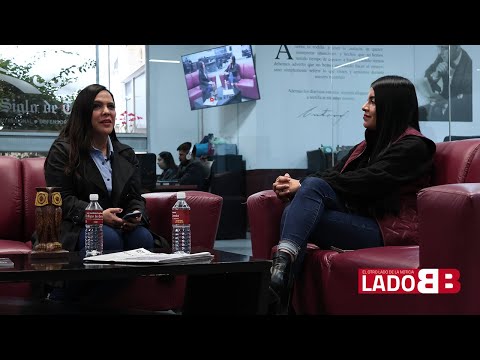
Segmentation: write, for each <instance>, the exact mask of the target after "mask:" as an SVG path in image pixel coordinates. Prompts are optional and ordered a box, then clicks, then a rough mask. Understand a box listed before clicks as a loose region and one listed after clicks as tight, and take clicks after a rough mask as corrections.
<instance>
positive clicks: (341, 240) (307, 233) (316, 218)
mask: <svg viewBox="0 0 480 360" xmlns="http://www.w3.org/2000/svg"><path fill="white" fill-rule="evenodd" d="M280 231H281V236H280V240H286V241H289V242H291V243H294V244H295V245H296V246H297V247H298V249H299V254H298V256H297V259H296V261H295V267H297V269H298V267H299V266H300V265H301V263H302V261H303V257H304V253H305V249H306V246H307V243H308V242H312V243H314V244H316V245H317V246H318V247H320V248H322V249H329V248H330V246H336V247H338V248H341V249H349V250H353V249H360V248H368V247H376V246H383V239H382V235H381V232H380V228H379V226H378V224H377V222H376V220H375V219H373V218H369V217H365V216H360V215H355V214H351V213H348V212H346V209H345V206H344V205H343V203H341V202H340V201H339V200H338V198H337V195H336V193H335V191H334V190H333V189H332V187H331V186H330V185H329V184H328V183H327V182H326V181H325V180H323V179H321V178H317V177H307V178H306V179H305V180H304V181H303V182H302V186H301V187H300V188H299V189H298V191H297V193H296V194H295V197H294V198H293V200H292V202H291V203H290V204H288V205H287V206H286V207H285V210H284V211H283V214H282V220H281V228H280Z"/></svg>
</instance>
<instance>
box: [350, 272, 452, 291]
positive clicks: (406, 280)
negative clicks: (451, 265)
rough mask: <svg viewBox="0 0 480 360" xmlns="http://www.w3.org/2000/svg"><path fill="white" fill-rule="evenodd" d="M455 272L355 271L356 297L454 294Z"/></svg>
mask: <svg viewBox="0 0 480 360" xmlns="http://www.w3.org/2000/svg"><path fill="white" fill-rule="evenodd" d="M459 279H460V271H458V270H457V269H359V270H358V293H359V294H456V293H458V292H459V291H460V289H461V284H460V281H459Z"/></svg>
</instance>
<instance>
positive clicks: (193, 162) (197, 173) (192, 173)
mask: <svg viewBox="0 0 480 360" xmlns="http://www.w3.org/2000/svg"><path fill="white" fill-rule="evenodd" d="M177 151H178V159H179V161H180V165H179V166H178V172H177V175H176V177H175V179H176V180H178V183H179V184H180V185H197V187H198V190H203V189H204V185H205V183H206V181H207V178H208V175H209V173H208V172H209V170H208V168H207V167H206V166H205V165H204V164H203V162H202V161H200V160H199V159H197V158H196V147H195V145H193V144H192V143H191V142H184V143H183V144H180V145H179V146H178V148H177Z"/></svg>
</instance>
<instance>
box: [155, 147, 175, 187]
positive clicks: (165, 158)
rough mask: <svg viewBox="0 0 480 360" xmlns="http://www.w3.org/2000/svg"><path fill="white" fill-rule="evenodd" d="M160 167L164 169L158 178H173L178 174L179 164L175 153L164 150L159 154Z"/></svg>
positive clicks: (161, 179)
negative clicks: (174, 157) (176, 162)
mask: <svg viewBox="0 0 480 360" xmlns="http://www.w3.org/2000/svg"><path fill="white" fill-rule="evenodd" d="M157 164H158V167H159V168H160V169H162V171H163V172H162V173H161V174H160V175H159V176H158V180H160V181H164V180H172V179H174V178H175V176H176V175H177V171H178V166H177V164H175V160H174V159H173V155H172V153H171V152H169V151H162V152H161V153H160V154H158V162H157Z"/></svg>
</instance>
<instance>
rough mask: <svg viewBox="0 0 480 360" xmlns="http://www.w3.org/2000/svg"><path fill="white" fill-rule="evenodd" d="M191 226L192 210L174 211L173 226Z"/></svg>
mask: <svg viewBox="0 0 480 360" xmlns="http://www.w3.org/2000/svg"><path fill="white" fill-rule="evenodd" d="M188 224H190V210H183V209H179V210H172V225H188Z"/></svg>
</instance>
